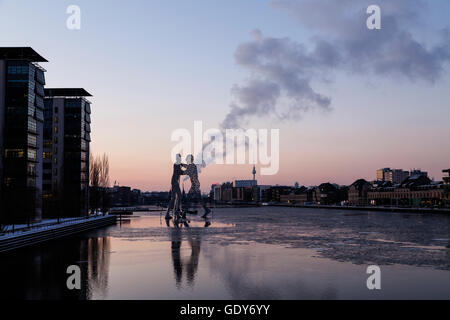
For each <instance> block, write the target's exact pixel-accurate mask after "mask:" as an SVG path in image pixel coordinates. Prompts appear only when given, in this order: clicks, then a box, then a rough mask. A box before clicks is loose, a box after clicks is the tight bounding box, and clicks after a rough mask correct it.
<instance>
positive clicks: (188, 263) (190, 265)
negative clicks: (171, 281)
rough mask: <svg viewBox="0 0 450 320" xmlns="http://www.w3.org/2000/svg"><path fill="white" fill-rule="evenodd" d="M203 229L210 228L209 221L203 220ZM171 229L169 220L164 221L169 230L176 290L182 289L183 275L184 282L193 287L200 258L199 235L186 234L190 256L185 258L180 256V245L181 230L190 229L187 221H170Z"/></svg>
mask: <svg viewBox="0 0 450 320" xmlns="http://www.w3.org/2000/svg"><path fill="white" fill-rule="evenodd" d="M204 221H205V224H204V227H205V228H208V227H209V226H211V220H210V219H204ZM172 223H173V227H171V220H166V225H167V227H168V228H170V240H171V253H172V265H173V272H174V277H175V282H176V287H177V288H178V289H181V288H182V283H183V275H185V277H186V282H187V285H188V286H189V287H191V288H192V287H194V284H195V276H196V274H197V270H198V264H199V258H200V248H201V242H202V241H201V235H200V234H196V235H193V234H192V233H190V232H187V235H186V236H187V240H186V241H184V242H185V243H188V244H189V249H187V250H190V254H188V255H187V256H184V257H183V256H182V252H181V249H182V243H183V232H182V230H181V229H182V228H190V223H191V221H189V219H187V220H183V221H176V220H175V221H172Z"/></svg>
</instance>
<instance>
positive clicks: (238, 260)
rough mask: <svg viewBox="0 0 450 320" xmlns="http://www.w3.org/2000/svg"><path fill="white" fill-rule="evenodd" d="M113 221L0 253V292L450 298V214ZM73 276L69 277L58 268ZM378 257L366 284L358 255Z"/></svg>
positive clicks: (274, 210)
mask: <svg viewBox="0 0 450 320" xmlns="http://www.w3.org/2000/svg"><path fill="white" fill-rule="evenodd" d="M190 218H191V223H190V224H189V227H188V226H182V227H181V228H175V227H174V226H173V224H169V226H167V225H166V222H165V220H164V219H161V217H160V214H159V213H158V212H138V213H136V214H135V217H132V218H130V219H129V220H127V221H123V222H122V223H118V224H117V226H112V227H108V228H104V229H101V230H96V231H93V232H88V233H85V234H81V235H78V236H75V237H71V238H67V239H62V240H58V241H54V242H50V243H46V244H41V245H39V246H36V247H32V248H27V249H23V250H20V251H17V252H13V253H8V254H3V255H1V256H0V259H1V262H2V263H1V265H0V270H1V272H2V275H4V278H3V281H2V282H3V283H2V289H3V290H2V293H1V297H2V298H18V299H64V298H68V299H446V300H448V299H450V249H449V247H450V239H449V238H450V231H449V227H450V223H449V222H450V217H449V216H444V215H422V214H405V213H387V212H386V213H384V212H367V211H344V210H327V209H300V208H282V207H262V208H242V209H241V208H233V209H215V210H214V214H213V216H212V218H211V219H210V220H209V221H205V220H202V219H201V218H200V217H196V216H192V217H190ZM70 265H78V266H80V268H81V279H82V288H81V290H79V291H77V290H73V291H70V290H68V289H67V286H66V280H67V277H68V275H67V274H66V269H67V267H68V266H70ZM370 265H377V266H379V267H380V268H381V290H368V288H367V285H366V281H367V278H368V277H369V275H368V274H367V273H366V270H367V267H368V266H370Z"/></svg>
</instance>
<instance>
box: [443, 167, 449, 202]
mask: <svg viewBox="0 0 450 320" xmlns="http://www.w3.org/2000/svg"><path fill="white" fill-rule="evenodd" d="M442 172H443V173H446V174H447V177H443V178H442V179H443V180H444V201H445V206H447V207H450V169H447V170H443V171H442Z"/></svg>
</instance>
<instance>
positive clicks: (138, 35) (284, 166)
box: [0, 0, 450, 191]
mask: <svg viewBox="0 0 450 320" xmlns="http://www.w3.org/2000/svg"><path fill="white" fill-rule="evenodd" d="M374 3H376V4H378V5H379V6H380V8H381V23H382V29H381V30H368V29H367V27H366V19H367V18H368V16H369V15H368V14H367V13H366V8H367V6H368V5H369V4H374ZM69 5H78V6H79V7H80V9H81V29H80V30H69V29H68V28H67V27H66V20H67V18H68V17H69V15H68V14H67V13H66V9H67V7H68V6H69ZM449 12H450V2H449V1H446V0H433V1H422V0H409V1H406V0H375V1H366V0H360V1H356V0H353V1H351V0H342V1H337V0H334V1H333V0H314V1H312V0H299V1H281V0H277V1H272V0H271V1H263V0H246V1H242V0H227V1H224V0H222V1H219V0H217V1H208V0H194V1H174V0H165V1H162V0H159V1H148V0H142V1H140V0H130V1H118V0H116V1H107V0H96V1H85V0H71V1H62V0H61V1H60V0H58V1H57V0H39V1H29V0H3V1H2V0H0V46H30V47H33V48H34V49H35V50H36V51H37V52H38V53H40V54H41V55H42V56H44V57H45V58H46V59H47V60H48V61H49V62H48V63H42V66H43V67H44V68H45V69H46V70H47V73H46V79H47V85H46V86H47V87H83V88H85V89H86V90H87V91H89V92H90V93H91V94H92V95H93V97H92V98H91V99H90V100H91V101H92V103H93V104H92V110H93V114H92V121H93V124H92V131H93V132H92V140H93V141H92V144H91V149H92V151H93V153H94V154H103V153H106V154H108V156H109V159H110V165H111V168H110V174H111V181H117V182H118V183H119V184H120V185H129V186H132V187H133V188H139V189H142V190H144V191H158V190H168V189H169V188H170V178H171V174H172V161H171V157H170V156H171V150H172V148H173V147H174V145H175V144H176V143H175V142H172V141H171V134H172V132H173V131H174V130H177V129H180V128H186V129H188V130H190V131H191V132H192V131H193V126H194V121H196V120H198V121H203V126H204V128H205V129H208V128H220V129H224V128H231V127H234V126H235V127H242V128H255V129H260V128H261V129H280V169H279V172H278V173H277V174H276V175H272V176H261V175H260V174H259V173H258V176H257V178H258V181H259V183H260V184H280V185H293V184H294V183H295V182H299V183H300V184H301V185H318V184H320V183H322V182H334V183H338V184H351V183H352V182H353V181H355V180H356V179H359V178H365V179H367V180H373V179H375V172H376V170H377V169H379V168H383V167H391V168H403V169H405V170H409V169H411V168H421V169H423V170H426V171H428V172H429V173H430V177H433V178H435V179H436V180H440V179H441V178H442V172H441V171H442V170H443V169H446V168H449V167H450V148H448V146H449V145H450V125H449V119H450V108H449V103H448V101H449V100H450V92H449V90H448V88H449V87H450V77H449V74H448V71H449V67H450V66H449V61H450V47H449V46H450V28H449V26H450V13H449ZM251 170H252V165H249V164H245V165H216V164H213V165H209V166H208V167H206V168H205V169H204V170H203V171H202V172H201V175H200V181H201V184H202V190H203V191H208V190H209V188H210V186H211V184H212V183H219V182H225V181H232V180H234V179H250V178H251ZM258 172H259V168H258Z"/></svg>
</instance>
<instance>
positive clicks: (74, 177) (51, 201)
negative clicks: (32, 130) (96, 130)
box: [43, 88, 91, 217]
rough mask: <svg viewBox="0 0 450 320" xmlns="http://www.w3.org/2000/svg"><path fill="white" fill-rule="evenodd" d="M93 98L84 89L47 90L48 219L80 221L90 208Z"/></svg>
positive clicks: (45, 167)
mask: <svg viewBox="0 0 450 320" xmlns="http://www.w3.org/2000/svg"><path fill="white" fill-rule="evenodd" d="M86 97H91V95H90V94H89V93H88V92H87V91H86V90H84V89H79V88H74V89H73V88H59V89H46V90H45V130H44V153H43V158H44V175H43V177H44V181H43V190H44V206H45V208H46V215H47V216H48V217H55V215H58V216H59V215H62V214H63V215H64V216H67V217H80V216H86V215H87V214H88V207H89V152H90V141H91V137H90V133H91V117H90V114H91V103H90V102H89V101H88V100H87V98H86Z"/></svg>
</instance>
